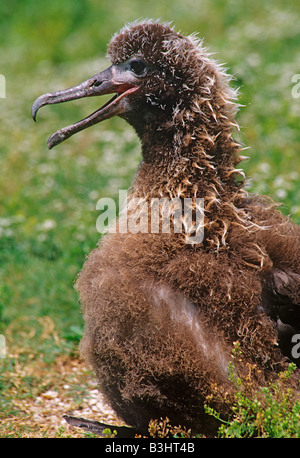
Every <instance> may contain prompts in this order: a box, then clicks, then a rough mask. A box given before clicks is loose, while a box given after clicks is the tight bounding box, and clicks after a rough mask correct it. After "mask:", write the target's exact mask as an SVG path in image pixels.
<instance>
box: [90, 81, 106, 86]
mask: <svg viewBox="0 0 300 458" xmlns="http://www.w3.org/2000/svg"><path fill="white" fill-rule="evenodd" d="M102 83H103V81H99V80H94V81H92V82H91V84H90V87H99V86H101V84H102Z"/></svg>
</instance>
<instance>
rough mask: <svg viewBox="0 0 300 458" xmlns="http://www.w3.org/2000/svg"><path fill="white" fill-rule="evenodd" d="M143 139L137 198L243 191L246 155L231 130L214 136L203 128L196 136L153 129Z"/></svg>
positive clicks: (135, 186)
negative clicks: (238, 166) (239, 177)
mask: <svg viewBox="0 0 300 458" xmlns="http://www.w3.org/2000/svg"><path fill="white" fill-rule="evenodd" d="M141 140H142V153H143V161H142V163H141V165H140V168H139V170H138V172H137V175H136V178H135V181H134V184H133V192H134V194H135V195H139V196H140V197H146V196H149V197H161V196H164V197H168V198H173V197H178V196H184V197H203V198H210V196H211V195H212V194H214V195H216V194H218V195H219V196H220V195H221V194H224V193H227V194H228V193H230V192H234V193H236V192H237V190H238V189H240V188H241V180H237V176H238V175H241V174H242V173H243V172H242V170H241V169H237V168H236V165H237V164H238V163H239V162H240V161H241V158H242V156H240V155H239V152H240V145H239V144H238V143H237V142H235V140H234V139H233V136H232V133H231V131H226V130H224V129H223V130H222V131H220V132H219V133H218V132H217V133H216V132H215V133H211V132H208V131H207V130H206V129H205V127H202V128H201V127H200V128H199V129H198V130H197V135H192V134H191V133H190V132H189V131H185V132H183V131H182V130H181V131H180V130H178V129H171V128H170V129H160V130H156V131H155V132H152V131H151V129H149V130H148V131H147V133H145V134H144V136H143V137H142V139H141ZM212 189H213V190H214V191H213V192H212Z"/></svg>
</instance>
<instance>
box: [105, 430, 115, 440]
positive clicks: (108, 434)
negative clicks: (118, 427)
mask: <svg viewBox="0 0 300 458" xmlns="http://www.w3.org/2000/svg"><path fill="white" fill-rule="evenodd" d="M102 435H103V437H105V438H106V439H109V438H112V437H116V435H117V431H115V430H114V431H112V430H111V429H110V428H105V429H104V430H103V431H102Z"/></svg>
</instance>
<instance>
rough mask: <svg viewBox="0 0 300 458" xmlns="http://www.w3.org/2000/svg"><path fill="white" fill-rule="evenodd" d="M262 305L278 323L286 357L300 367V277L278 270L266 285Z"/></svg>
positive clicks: (280, 339)
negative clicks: (298, 344)
mask: <svg viewBox="0 0 300 458" xmlns="http://www.w3.org/2000/svg"><path fill="white" fill-rule="evenodd" d="M262 306H263V309H264V311H265V312H266V313H267V314H268V315H269V316H270V317H271V318H272V320H273V321H274V323H275V327H276V329H277V332H278V344H279V347H280V348H281V350H282V352H283V354H284V355H285V356H287V357H288V358H289V359H290V360H291V361H293V362H294V363H295V364H296V365H297V366H298V367H300V352H299V351H296V350H295V349H296V344H297V342H298V340H300V275H299V274H297V273H295V272H292V271H291V270H288V269H286V270H283V269H282V270H281V269H274V270H273V271H272V273H271V275H269V277H268V278H267V279H266V280H265V283H264V287H263V293H262ZM297 339H298V340H297ZM298 353H299V354H298Z"/></svg>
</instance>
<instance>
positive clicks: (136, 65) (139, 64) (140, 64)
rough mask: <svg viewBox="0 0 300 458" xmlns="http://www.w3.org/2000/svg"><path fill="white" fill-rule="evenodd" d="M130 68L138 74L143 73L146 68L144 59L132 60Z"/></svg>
mask: <svg viewBox="0 0 300 458" xmlns="http://www.w3.org/2000/svg"><path fill="white" fill-rule="evenodd" d="M130 70H131V71H132V72H133V73H135V74H136V75H139V76H141V75H143V73H145V70H146V64H145V62H144V61H143V60H140V59H136V60H133V61H132V62H130Z"/></svg>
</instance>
